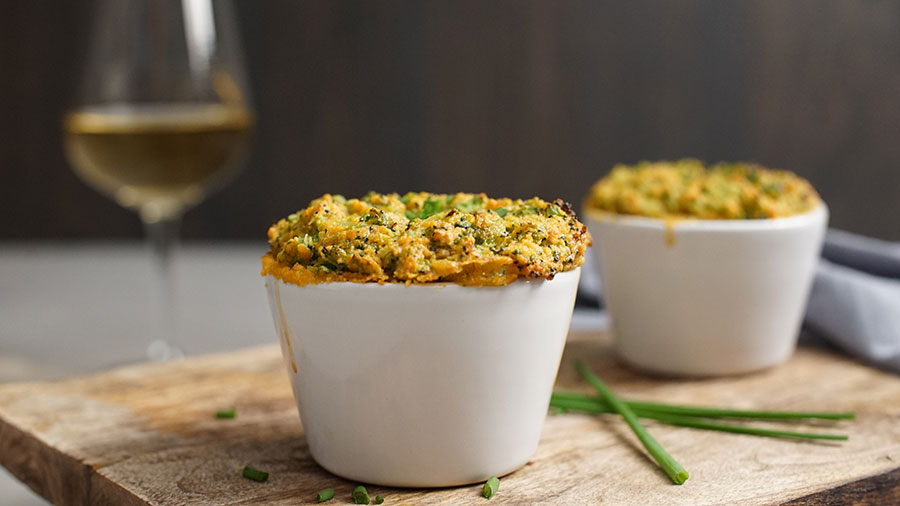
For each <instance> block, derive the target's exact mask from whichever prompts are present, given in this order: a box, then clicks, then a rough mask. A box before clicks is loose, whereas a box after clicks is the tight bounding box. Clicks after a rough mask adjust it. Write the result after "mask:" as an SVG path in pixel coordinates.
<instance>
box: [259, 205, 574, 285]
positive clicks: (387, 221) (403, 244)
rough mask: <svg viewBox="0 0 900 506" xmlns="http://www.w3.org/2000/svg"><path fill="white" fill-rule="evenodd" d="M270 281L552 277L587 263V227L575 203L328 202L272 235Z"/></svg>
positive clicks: (266, 264)
mask: <svg viewBox="0 0 900 506" xmlns="http://www.w3.org/2000/svg"><path fill="white" fill-rule="evenodd" d="M268 235H269V242H270V244H271V246H272V249H271V252H270V254H268V255H267V256H266V257H264V258H263V274H272V275H274V276H276V277H278V278H280V279H283V280H285V281H287V282H291V283H294V284H298V285H307V284H313V283H325V282H337V281H350V282H359V283H370V282H378V283H385V282H398V283H407V284H408V283H432V282H450V283H457V284H461V285H478V286H499V285H505V284H509V283H511V282H512V281H514V280H516V279H518V278H520V277H531V278H546V279H552V278H553V276H554V275H555V274H557V273H559V272H563V271H568V270H572V269H574V268H576V267H578V266H580V265H581V264H582V263H584V251H585V249H586V248H587V246H589V245H590V235H589V234H588V233H587V228H586V227H585V226H584V225H583V224H582V223H581V222H579V221H578V220H577V218H576V217H575V215H574V213H572V211H571V208H570V206H569V205H568V204H566V203H564V202H562V201H557V202H555V203H548V202H545V201H543V200H540V199H537V198H533V199H529V200H524V201H523V200H511V199H491V198H488V197H487V196H486V195H484V194H480V195H473V194H464V193H459V194H453V195H442V194H431V193H408V194H406V195H403V196H402V197H401V196H399V195H397V194H389V195H381V194H376V193H370V194H368V195H366V196H365V197H363V198H362V199H349V200H348V199H345V198H343V197H341V196H333V195H324V196H322V197H321V198H319V199H316V200H314V201H313V202H312V203H310V205H309V207H307V208H305V209H302V210H300V211H298V212H297V213H295V214H292V215H290V216H288V217H287V218H286V219H283V220H280V221H278V222H277V223H275V224H274V225H272V227H271V228H270V229H269V232H268Z"/></svg>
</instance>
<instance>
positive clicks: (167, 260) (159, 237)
mask: <svg viewBox="0 0 900 506" xmlns="http://www.w3.org/2000/svg"><path fill="white" fill-rule="evenodd" d="M142 221H143V223H144V230H145V232H146V236H147V242H148V247H149V250H150V255H151V256H152V257H153V258H152V260H153V264H154V265H153V271H154V272H153V274H152V275H151V278H152V280H151V291H152V293H151V304H152V305H153V310H152V313H151V314H152V317H153V321H154V335H153V339H152V342H151V343H150V345H149V346H148V347H147V358H149V359H150V360H157V361H164V360H171V359H174V358H180V357H183V356H184V354H183V353H182V351H181V350H180V349H179V348H178V346H177V345H176V341H177V336H178V327H177V323H176V322H177V319H176V316H177V315H176V314H175V308H176V306H175V277H174V276H173V272H172V259H173V256H174V254H175V250H176V245H177V243H178V230H179V228H180V227H181V216H180V215H178V216H175V217H167V218H162V219H156V220H148V219H142Z"/></svg>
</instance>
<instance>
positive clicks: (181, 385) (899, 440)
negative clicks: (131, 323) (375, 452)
mask: <svg viewBox="0 0 900 506" xmlns="http://www.w3.org/2000/svg"><path fill="white" fill-rule="evenodd" d="M575 358H581V359H584V360H586V361H587V362H588V363H589V364H590V365H591V366H592V367H593V368H594V369H595V370H596V371H598V372H599V373H600V375H601V376H602V377H603V378H604V379H606V380H607V381H608V382H609V383H610V384H611V385H612V386H613V387H614V389H615V390H616V391H617V392H618V393H620V394H622V395H624V396H630V397H635V398H645V399H654V400H663V401H667V402H679V403H692V404H706V405H724V406H732V407H742V408H778V409H798V410H801V409H802V410H853V411H856V412H857V414H858V418H857V420H855V421H843V422H838V423H825V422H820V423H817V424H815V425H816V427H815V428H816V429H818V430H821V431H835V432H841V433H848V434H850V440H849V441H848V442H845V443H831V442H829V443H810V442H796V441H789V440H774V439H766V438H758V437H753V436H744V435H735V434H723V433H713V432H704V431H698V430H693V429H685V428H676V427H669V426H665V425H659V424H655V423H650V422H648V427H649V430H650V431H651V432H652V433H653V434H654V435H655V436H656V437H657V439H658V440H659V441H660V442H661V443H662V444H663V445H664V446H665V447H666V449H668V450H669V452H670V453H671V454H672V455H673V456H675V457H676V458H677V459H678V460H679V461H680V462H681V463H682V464H683V465H684V467H685V468H687V469H688V471H690V473H691V478H690V480H689V481H688V482H687V483H686V484H685V485H683V486H680V487H679V486H674V485H672V484H671V483H670V482H669V481H668V479H667V478H666V476H665V475H664V474H663V473H662V472H661V471H660V470H659V469H658V468H657V467H656V466H655V464H653V463H652V462H651V461H650V460H649V458H648V457H647V456H646V454H645V453H644V452H643V450H642V449H641V447H640V446H639V444H638V443H637V441H636V439H635V438H634V437H633V436H632V434H631V433H630V432H629V430H628V428H627V427H626V426H625V425H624V424H623V423H622V422H621V421H620V420H618V419H617V418H616V417H614V416H610V415H604V416H599V417H596V416H588V415H579V414H565V415H557V416H549V417H548V418H547V422H546V425H545V427H544V431H543V435H542V438H541V443H540V445H539V447H538V450H537V453H536V454H535V455H534V458H533V459H532V460H531V461H530V462H529V463H528V464H527V465H526V466H525V467H523V468H522V469H520V470H518V471H516V472H514V473H512V474H510V475H508V476H506V477H504V478H503V479H502V480H501V483H500V489H499V492H498V494H497V495H496V496H495V497H494V498H493V499H491V501H490V504H537V503H541V504H617V505H618V504H621V505H630V504H640V505H647V504H672V505H679V504H684V505H716V504H730V505H770V504H784V503H788V504H793V505H811V504H898V503H900V488H898V482H900V479H898V478H900V378H898V377H896V376H892V375H889V374H885V373H881V372H879V371H876V370H874V369H871V368H868V367H865V366H863V365H860V364H857V363H855V362H852V361H850V360H847V359H844V358H842V357H839V356H836V355H834V354H832V353H831V352H829V351H827V350H820V349H815V348H800V349H799V350H798V351H797V353H796V354H795V355H794V357H793V358H792V359H791V360H790V361H789V362H788V363H786V364H784V365H782V366H780V367H777V368H774V369H771V370H768V371H763V372H760V373H756V374H749V375H743V376H736V377H728V378H718V379H696V380H672V379H663V378H650V377H647V376H644V375H640V374H638V373H635V372H633V371H630V370H628V369H626V368H623V367H622V366H620V365H619V364H618V363H617V362H616V361H615V360H614V359H613V357H612V355H611V353H610V350H609V348H608V344H607V338H606V336H604V335H598V334H573V335H571V336H570V337H569V343H568V345H567V349H566V353H565V356H564V358H563V364H562V366H561V370H560V375H559V379H558V382H557V383H558V386H560V387H564V388H569V389H582V390H585V391H588V390H587V387H586V386H585V385H583V384H582V383H581V382H580V381H578V379H577V377H576V374H575V372H574V368H573V365H572V363H573V360H574V359H575ZM229 407H235V408H237V412H238V416H237V418H236V419H234V420H217V419H215V418H214V416H213V415H214V413H215V411H216V410H217V409H222V408H229ZM771 425H773V426H788V427H794V428H797V427H798V426H797V424H796V423H794V424H791V423H785V424H771ZM435 458H440V456H439V455H436V456H435ZM0 464H2V465H3V466H5V467H6V468H7V469H8V470H9V471H10V472H12V473H13V474H14V475H15V476H17V477H18V478H19V479H21V480H22V481H24V482H25V483H27V484H28V485H29V486H30V487H31V488H32V489H34V490H35V491H37V492H38V493H39V494H41V495H42V496H44V497H46V498H47V499H48V500H50V501H51V502H53V503H54V504H57V505H73V506H81V505H124V506H129V505H141V506H143V505H148V504H151V505H225V504H232V505H233V504H241V505H257V504H260V505H261V504H274V505H281V504H307V503H312V502H314V499H315V492H316V491H318V490H320V489H323V488H326V487H334V489H335V491H336V496H335V500H334V501H333V503H332V504H346V503H348V502H350V499H349V498H350V491H351V490H352V488H353V486H355V485H356V483H352V482H348V481H345V480H343V479H341V478H338V477H336V476H334V475H331V474H329V473H328V472H326V471H324V470H322V469H321V468H319V467H318V466H317V465H316V463H315V462H314V461H313V460H312V459H311V457H310V456H309V452H308V449H307V445H306V441H305V439H304V437H303V433H302V428H301V426H300V423H299V419H298V416H297V413H296V409H295V406H294V401H293V398H292V396H291V391H290V386H289V384H288V382H287V376H286V374H285V372H284V368H283V366H282V364H281V361H280V356H279V352H278V350H277V349H276V347H274V346H270V347H269V346H267V347H262V348H254V349H248V350H244V351H239V352H232V353H227V354H221V355H213V356H205V357H198V358H192V359H188V360H185V361H181V362H176V363H167V364H143V365H135V366H129V367H125V368H122V369H117V370H113V371H110V372H106V373H102V374H97V375H93V376H86V377H80V378H74V379H69V380H65V381H59V382H41V383H20V384H9V385H4V386H0ZM244 465H251V466H254V467H256V468H259V469H263V470H266V471H268V472H269V473H270V478H269V480H268V482H266V483H256V482H253V481H249V480H247V479H244V478H242V477H241V475H240V469H241V467H242V466H244ZM369 492H370V495H372V496H373V497H374V495H375V494H380V495H383V496H384V497H385V499H386V502H385V504H484V502H483V501H485V499H483V498H482V497H480V487H478V486H465V487H457V488H448V489H435V490H424V489H389V488H385V487H378V486H370V487H369Z"/></svg>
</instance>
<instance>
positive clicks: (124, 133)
mask: <svg viewBox="0 0 900 506" xmlns="http://www.w3.org/2000/svg"><path fill="white" fill-rule="evenodd" d="M94 22H95V23H94V27H93V31H92V36H91V41H90V46H89V53H88V61H87V63H86V65H85V67H84V74H83V76H82V79H81V82H80V86H79V88H78V90H77V92H76V94H75V97H74V100H73V101H72V106H71V107H70V109H69V111H68V112H67V114H66V116H65V118H64V120H63V130H64V138H65V148H66V154H67V156H68V158H69V161H70V162H71V164H72V166H73V167H74V169H75V173H76V174H77V175H78V176H79V177H80V178H81V179H82V180H83V181H84V182H86V183H87V184H88V185H90V186H92V187H93V188H95V189H96V190H98V191H100V192H102V193H104V194H106V195H108V196H110V197H112V198H113V199H114V200H115V201H116V202H118V203H119V204H120V205H122V206H124V207H126V208H129V209H133V210H135V211H136V212H137V213H138V215H139V216H140V219H141V221H142V222H143V224H144V228H145V230H146V233H147V236H148V239H149V242H150V244H151V246H152V251H153V255H154V256H155V258H156V260H157V265H158V269H157V270H158V272H157V279H156V280H155V284H156V289H155V292H156V294H155V295H154V299H155V302H156V304H157V307H156V308H155V309H154V310H155V311H156V312H157V318H156V321H157V322H158V324H159V329H158V334H159V335H157V336H156V339H155V341H154V342H153V343H152V345H151V346H150V347H149V348H148V355H149V356H150V358H156V359H167V358H172V357H174V356H178V355H179V354H180V350H179V349H178V348H177V346H175V344H176V343H172V342H171V340H172V338H173V335H174V334H175V326H174V322H175V316H174V309H175V308H174V306H173V289H172V288H173V283H172V279H171V272H170V271H171V266H170V264H171V253H172V248H173V246H174V243H175V241H176V239H177V236H178V227H179V224H180V221H181V217H182V215H183V214H184V212H185V211H186V210H187V209H189V208H190V207H192V206H195V205H197V204H198V203H200V202H201V201H202V200H203V199H204V198H205V197H206V196H207V195H209V194H210V192H212V191H213V190H215V189H216V188H218V187H220V186H222V185H223V184H224V183H225V182H227V181H228V179H229V177H230V176H232V175H233V174H234V173H235V171H236V170H237V168H238V167H239V165H240V162H241V160H242V158H243V155H244V154H245V151H246V148H247V145H248V143H249V137H250V133H251V130H252V127H253V113H252V110H251V107H250V105H249V102H248V93H249V90H248V86H247V82H246V78H245V74H244V67H243V62H242V60H241V55H240V45H239V40H238V33H237V26H236V25H235V22H234V13H233V6H232V4H231V3H230V1H229V0H101V1H100V2H98V3H97V10H96V12H95V16H94Z"/></svg>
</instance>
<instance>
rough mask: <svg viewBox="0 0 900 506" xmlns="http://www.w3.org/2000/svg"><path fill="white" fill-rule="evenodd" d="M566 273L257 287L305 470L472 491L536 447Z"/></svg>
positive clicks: (571, 298) (568, 283) (573, 284)
mask: <svg viewBox="0 0 900 506" xmlns="http://www.w3.org/2000/svg"><path fill="white" fill-rule="evenodd" d="M579 275H580V269H576V270H574V271H570V272H564V273H561V274H558V275H557V276H556V278H555V279H553V280H552V281H544V280H528V281H525V280H519V281H515V282H513V283H511V284H509V285H507V286H502V287H468V286H459V285H453V284H439V285H409V286H407V285H403V284H384V285H379V284H360V283H324V284H318V285H307V286H297V285H293V284H289V283H284V282H282V281H280V280H278V279H275V278H274V277H272V276H268V277H267V278H266V286H267V288H268V292H269V304H270V306H271V309H272V315H273V318H274V320H275V327H276V331H277V332H278V335H279V340H280V342H281V349H282V352H283V355H284V359H285V363H286V365H287V369H288V374H289V376H290V380H291V386H292V387H293V390H294V397H295V399H296V400H297V407H298V408H299V411H300V418H301V421H302V423H303V427H304V432H305V434H306V438H307V441H308V443H309V449H310V452H311V453H312V456H313V458H315V460H316V461H317V462H318V463H319V464H320V465H321V466H322V467H324V468H325V469H327V470H329V471H331V472H333V473H334V474H337V475H339V476H343V477H345V478H348V479H351V480H355V481H359V482H364V483H372V484H378V485H389V486H403V487H438V486H453V485H461V484H465V483H473V482H478V481H483V480H484V479H486V478H488V477H490V476H492V475H497V476H500V475H503V474H505V473H509V472H511V471H513V470H515V469H517V468H519V467H520V466H522V465H524V464H525V463H526V462H527V461H528V459H529V458H530V457H531V456H532V454H533V453H534V451H535V449H536V448H537V443H538V439H539V437H540V432H541V427H542V426H543V422H544V418H545V417H546V414H547V405H548V403H549V401H550V393H551V391H552V388H553V382H554V379H555V377H556V372H557V369H558V367H559V361H560V358H561V355H562V350H563V346H564V344H565V339H566V333H567V332H568V327H569V321H570V319H571V316H572V307H573V305H574V302H575V292H576V290H577V287H578V278H579Z"/></svg>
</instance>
